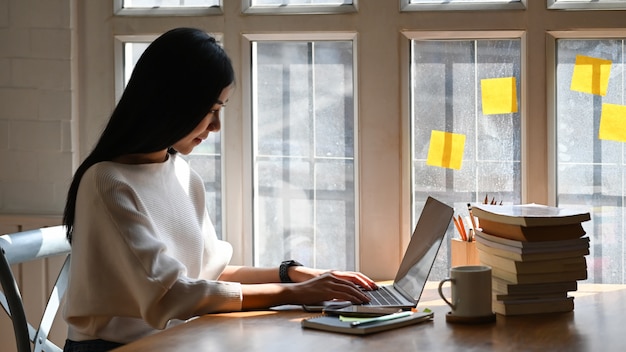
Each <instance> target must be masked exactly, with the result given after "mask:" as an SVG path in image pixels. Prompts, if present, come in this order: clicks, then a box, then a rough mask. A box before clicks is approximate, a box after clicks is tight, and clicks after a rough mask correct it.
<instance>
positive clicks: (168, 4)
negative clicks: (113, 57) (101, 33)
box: [113, 0, 223, 16]
mask: <svg viewBox="0 0 626 352" xmlns="http://www.w3.org/2000/svg"><path fill="white" fill-rule="evenodd" d="M222 1H223V0H113V8H114V11H115V14H116V15H118V16H194V15H198V14H203V15H211V14H221V13H222V11H221V2H222Z"/></svg>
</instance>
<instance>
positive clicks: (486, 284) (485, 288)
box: [439, 265, 493, 318]
mask: <svg viewBox="0 0 626 352" xmlns="http://www.w3.org/2000/svg"><path fill="white" fill-rule="evenodd" d="M446 281H450V283H451V287H450V291H451V293H452V300H451V301H448V299H447V298H446V297H445V295H444V294H443V291H442V287H443V284H444V283H445V282H446ZM491 295H492V294H491V268H490V267H488V266H484V265H464V266H455V267H453V268H452V269H450V277H449V278H446V279H444V280H442V281H441V282H439V296H441V298H442V299H443V300H444V301H445V302H446V303H447V304H448V305H449V306H450V308H452V311H451V312H450V314H451V315H453V316H456V317H459V318H480V317H489V316H492V315H493V309H492V308H491Z"/></svg>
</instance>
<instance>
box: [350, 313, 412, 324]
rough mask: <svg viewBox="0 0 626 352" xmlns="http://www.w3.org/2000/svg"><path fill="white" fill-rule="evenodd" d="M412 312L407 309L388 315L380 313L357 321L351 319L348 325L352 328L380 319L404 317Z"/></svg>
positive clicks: (379, 320)
mask: <svg viewBox="0 0 626 352" xmlns="http://www.w3.org/2000/svg"><path fill="white" fill-rule="evenodd" d="M411 314H413V312H412V311H410V310H407V311H404V312H399V313H393V314H388V315H382V316H380V317H374V318H370V319H364V320H357V321H353V322H351V323H350V327H352V328H354V327H357V326H360V325H363V324H369V323H377V322H381V321H387V320H393V319H398V318H404V317H408V316H409V315H411Z"/></svg>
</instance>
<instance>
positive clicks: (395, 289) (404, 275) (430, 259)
mask: <svg viewBox="0 0 626 352" xmlns="http://www.w3.org/2000/svg"><path fill="white" fill-rule="evenodd" d="M453 214H454V209H453V208H451V207H450V206H448V205H446V204H444V203H442V202H440V201H438V200H437V199H435V198H433V197H428V199H426V203H425V204H424V209H423V210H422V213H421V215H420V217H419V220H418V221H417V225H415V229H414V230H413V235H412V236H411V240H410V241H409V246H408V247H407V249H406V252H405V253H404V257H403V258H402V262H401V263H400V268H399V269H398V272H397V273H396V277H395V279H394V281H393V284H390V285H383V286H380V287H379V289H378V290H374V291H363V292H365V293H366V294H367V295H369V296H370V298H372V301H370V302H368V303H366V304H365V305H367V306H380V307H397V308H402V309H411V308H413V307H415V306H417V302H418V301H419V298H420V296H421V295H422V291H423V290H424V286H425V285H426V280H427V279H428V275H429V274H430V270H431V269H432V267H433V264H434V263H435V258H436V257H437V252H438V251H439V247H441V243H442V242H443V238H444V236H445V234H446V231H447V230H448V226H449V225H450V221H451V220H452V216H453ZM381 295H382V296H386V298H384V299H383V301H382V302H378V301H377V296H381ZM341 304H342V303H341V302H334V301H333V302H325V304H322V305H316V306H305V307H304V308H305V309H306V310H309V311H320V310H323V309H324V308H325V307H328V306H329V305H330V306H336V305H341ZM344 305H349V303H345V304H344Z"/></svg>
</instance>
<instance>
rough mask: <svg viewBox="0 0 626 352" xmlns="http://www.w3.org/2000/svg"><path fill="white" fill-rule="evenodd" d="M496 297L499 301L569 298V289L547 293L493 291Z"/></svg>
mask: <svg viewBox="0 0 626 352" xmlns="http://www.w3.org/2000/svg"><path fill="white" fill-rule="evenodd" d="M493 293H494V298H495V299H496V300H498V301H521V300H529V299H546V298H562V299H563V298H567V295H568V291H561V292H546V293H529V294H512V295H509V294H504V293H498V292H497V291H493Z"/></svg>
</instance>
